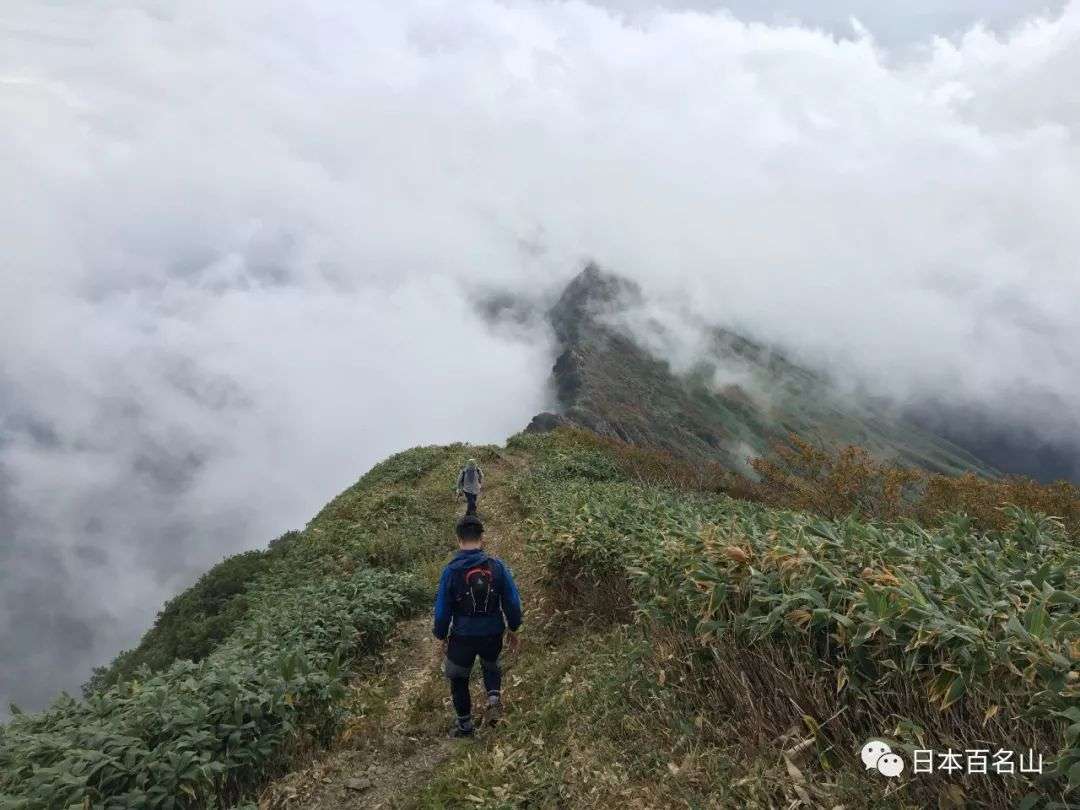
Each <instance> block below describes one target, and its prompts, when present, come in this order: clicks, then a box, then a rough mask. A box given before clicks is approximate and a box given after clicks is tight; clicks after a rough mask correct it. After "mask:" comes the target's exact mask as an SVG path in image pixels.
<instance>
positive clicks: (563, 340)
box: [532, 264, 996, 475]
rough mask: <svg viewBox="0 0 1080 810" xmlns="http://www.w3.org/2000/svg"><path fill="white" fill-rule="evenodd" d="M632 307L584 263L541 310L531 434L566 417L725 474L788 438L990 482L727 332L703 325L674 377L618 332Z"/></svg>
mask: <svg viewBox="0 0 1080 810" xmlns="http://www.w3.org/2000/svg"><path fill="white" fill-rule="evenodd" d="M640 304H641V292H640V290H639V289H638V287H637V286H636V285H635V284H633V283H632V282H630V281H627V280H625V279H622V278H620V277H618V276H616V275H613V274H610V273H606V272H604V271H602V270H600V269H599V268H598V267H597V266H596V265H593V264H590V265H589V266H588V267H586V268H585V270H584V271H582V273H581V274H579V275H578V276H577V277H576V278H575V279H574V280H573V281H572V282H571V283H570V284H569V285H568V286H567V288H566V290H565V291H564V292H563V294H562V296H561V297H560V298H559V300H558V301H557V302H556V304H555V305H554V306H553V307H552V309H551V310H550V312H549V319H550V321H551V324H552V327H553V328H554V331H555V334H556V337H557V338H558V340H559V342H560V344H561V352H560V354H559V356H558V358H557V360H556V361H555V365H554V368H553V371H552V373H553V379H554V384H555V389H556V396H557V399H558V403H559V406H560V413H559V414H558V415H557V417H553V416H551V415H541V416H540V417H538V418H537V419H536V420H534V423H533V426H532V427H533V429H541V428H543V427H545V426H549V425H552V424H556V423H559V422H569V423H571V424H574V425H578V426H581V427H585V428H588V429H589V430H592V431H595V432H596V433H599V434H600V435H602V436H611V437H617V438H620V439H623V440H624V441H629V442H633V443H635V444H642V445H649V446H655V447H661V448H664V449H666V450H670V451H672V452H674V453H677V454H679V455H682V456H688V457H693V458H706V459H712V460H717V461H719V462H720V463H722V464H723V465H725V466H726V467H729V468H731V469H735V470H742V469H744V468H745V465H746V458H747V456H750V455H756V454H759V453H761V452H762V451H763V450H764V449H765V448H766V447H767V446H768V444H769V442H770V441H771V440H772V439H774V438H776V437H780V436H783V435H785V434H787V433H788V432H795V433H798V434H799V435H800V436H802V437H804V438H807V439H811V440H815V441H820V442H821V443H822V444H824V445H827V446H836V445H839V444H858V445H861V446H863V447H866V448H867V449H869V450H870V451H871V452H873V453H874V454H875V455H877V456H878V457H880V458H887V459H893V460H895V461H897V462H899V463H901V464H904V465H906V466H913V467H919V468H922V469H925V470H929V471H932V472H941V473H946V474H958V473H963V472H967V471H975V472H978V473H981V474H983V475H996V471H995V470H994V469H993V468H992V467H990V466H989V465H987V464H985V463H983V462H982V461H980V460H979V459H978V458H976V457H975V456H973V455H972V454H971V453H969V452H967V451H965V450H963V449H962V448H960V447H957V446H956V445H954V444H952V443H950V442H948V441H947V440H945V439H943V438H941V437H939V436H936V435H934V434H933V433H931V432H929V431H927V430H925V429H923V428H920V427H919V426H917V425H915V424H913V423H911V422H908V421H905V420H904V419H903V418H901V417H899V416H896V415H893V414H891V413H890V412H888V411H887V410H886V409H885V408H883V407H878V406H874V405H873V404H870V403H859V402H854V401H852V400H850V399H849V398H843V397H841V396H840V394H839V393H838V391H837V390H836V388H835V387H834V386H833V385H831V384H830V382H829V380H828V379H826V378H825V377H823V376H821V375H819V374H816V373H814V372H812V371H810V370H808V369H805V368H802V367H800V366H798V365H796V364H794V363H792V362H790V361H789V360H787V359H786V358H785V357H784V356H783V355H782V354H780V353H779V352H777V351H774V350H770V349H769V348H767V347H764V346H761V345H759V344H757V343H754V342H753V341H750V340H747V339H746V338H743V337H741V336H739V335H737V334H735V333H733V332H730V331H728V330H725V329H721V328H716V329H713V330H712V332H711V337H710V340H709V341H708V344H707V345H706V346H705V347H704V353H703V355H702V357H701V359H700V361H699V362H698V363H697V364H696V365H695V366H694V367H693V368H691V369H690V370H689V371H688V372H685V373H677V372H676V371H674V370H673V369H672V366H671V364H670V363H669V362H667V361H666V360H664V359H661V358H658V357H656V356H654V354H653V353H651V352H650V351H649V350H648V349H647V348H646V347H645V346H644V345H642V341H641V339H640V338H639V337H637V336H635V335H634V334H633V333H632V330H630V329H628V328H626V327H625V326H624V325H622V323H621V321H622V320H623V319H622V316H623V315H625V314H626V313H629V312H632V311H634V309H635V308H637V307H638V306H639V305H640ZM657 328H660V329H662V328H663V327H662V326H659V325H657Z"/></svg>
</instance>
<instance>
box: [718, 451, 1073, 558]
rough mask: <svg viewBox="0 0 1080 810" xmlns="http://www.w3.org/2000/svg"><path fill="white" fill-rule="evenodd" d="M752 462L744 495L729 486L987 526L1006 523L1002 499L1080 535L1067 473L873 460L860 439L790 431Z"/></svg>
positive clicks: (780, 497) (829, 509) (880, 514)
mask: <svg viewBox="0 0 1080 810" xmlns="http://www.w3.org/2000/svg"><path fill="white" fill-rule="evenodd" d="M751 464H752V466H753V468H754V470H755V471H756V472H757V473H758V475H759V476H760V481H758V482H756V483H749V482H748V483H747V484H746V485H745V487H744V489H745V492H744V493H743V494H742V495H736V493H735V492H733V491H731V489H729V490H728V491H729V492H730V493H731V494H733V495H736V497H745V498H747V499H748V500H756V501H760V502H763V503H766V504H768V505H770V506H777V507H782V508H785V509H795V510H801V511H807V512H814V513H816V514H819V515H823V516H825V517H829V518H840V517H843V516H845V515H848V514H850V513H852V512H858V513H860V514H862V515H864V516H866V517H871V518H879V519H883V520H895V519H897V518H901V517H908V518H913V519H915V520H917V521H919V522H920V523H924V524H926V525H936V524H939V523H941V522H942V521H943V520H944V518H945V517H946V516H948V515H951V514H955V513H958V512H962V513H964V514H966V515H967V516H968V517H969V518H971V520H972V527H973V528H974V529H977V530H981V531H991V530H1002V529H1005V528H1006V527H1007V526H1008V525H1009V524H1010V522H1011V518H1010V516H1009V515H1008V514H1007V513H1006V512H1004V511H1003V507H1004V506H1006V505H1013V506H1018V507H1021V508H1023V509H1027V510H1030V511H1032V512H1041V513H1043V514H1046V515H1051V516H1053V517H1057V518H1059V519H1061V521H1062V522H1063V523H1064V525H1065V527H1066V529H1067V531H1068V532H1069V534H1070V536H1072V537H1078V536H1080V487H1077V486H1076V485H1075V484H1071V483H1069V482H1068V481H1057V482H1055V483H1053V484H1041V483H1039V482H1038V481H1034V480H1032V479H1030V478H1025V477H1023V476H1008V477H1006V478H1002V479H998V480H993V479H989V478H981V477H979V476H977V475H975V474H973V473H969V474H967V475H962V476H958V477H951V476H945V475H939V474H928V473H925V472H922V471H919V470H913V469H911V468H907V467H900V466H897V465H894V464H889V463H885V462H880V461H877V460H876V459H874V457H873V456H871V455H870V453H869V452H868V451H866V450H864V449H863V448H861V447H855V446H848V447H843V448H840V449H839V450H829V449H823V448H821V447H818V446H816V445H813V444H811V443H810V442H808V441H806V440H804V439H801V438H800V437H798V436H796V435H794V434H791V435H789V436H788V437H787V439H786V440H782V441H777V442H775V443H774V444H773V445H772V447H771V448H770V452H769V454H768V455H766V456H765V457H763V458H758V459H753V460H751Z"/></svg>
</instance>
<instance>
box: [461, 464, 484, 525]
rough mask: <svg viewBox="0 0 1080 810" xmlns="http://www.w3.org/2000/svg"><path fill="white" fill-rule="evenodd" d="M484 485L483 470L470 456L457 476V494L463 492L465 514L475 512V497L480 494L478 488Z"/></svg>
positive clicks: (473, 513)
mask: <svg viewBox="0 0 1080 810" xmlns="http://www.w3.org/2000/svg"><path fill="white" fill-rule="evenodd" d="M483 486H484V471H483V470H481V469H480V466H479V465H478V464H477V463H476V459H475V458H470V459H469V460H468V461H467V462H465V466H464V467H462V468H461V472H460V473H458V478H457V494H458V495H461V494H462V493H465V514H466V515H475V514H476V499H477V498H478V497H479V496H480V490H481V489H483Z"/></svg>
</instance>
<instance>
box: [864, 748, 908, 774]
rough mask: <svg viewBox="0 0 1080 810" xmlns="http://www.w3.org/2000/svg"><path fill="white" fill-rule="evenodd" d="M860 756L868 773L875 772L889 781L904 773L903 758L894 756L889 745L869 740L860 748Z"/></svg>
mask: <svg viewBox="0 0 1080 810" xmlns="http://www.w3.org/2000/svg"><path fill="white" fill-rule="evenodd" d="M860 756H861V757H862V761H863V765H865V766H866V770H868V771H869V770H871V769H872V770H875V771H877V772H878V773H880V774H881V775H882V776H887V777H889V778H890V779H892V778H893V777H896V776H899V775H900V774H901V773H903V772H904V759H903V757H901V756H900V755H899V754H894V753H893V751H892V748H890V747H889V744H888V743H884V742H882V741H881V740H870V742H868V743H867V744H866V745H864V746H863V747H862V751H861V752H860Z"/></svg>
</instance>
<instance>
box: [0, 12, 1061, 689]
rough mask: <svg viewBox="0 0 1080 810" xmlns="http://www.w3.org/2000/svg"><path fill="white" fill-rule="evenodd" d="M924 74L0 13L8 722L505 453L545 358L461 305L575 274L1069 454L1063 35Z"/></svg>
mask: <svg viewBox="0 0 1080 810" xmlns="http://www.w3.org/2000/svg"><path fill="white" fill-rule="evenodd" d="M952 27H954V26H952V24H951V23H950V30H951V29H952ZM853 30H855V31H858V30H860V29H857V28H856V29H853ZM888 39H889V38H888V37H885V40H886V41H887V40H888ZM916 44H917V45H918V47H914V46H912V45H911V44H910V43H908V44H906V45H905V46H904V52H903V55H902V58H901V56H900V54H898V53H897V52H894V51H891V50H889V49H887V48H885V47H884V46H881V45H878V44H877V41H876V40H875V39H874V38H873V37H872V35H871V34H870V33H866V32H863V33H854V34H851V35H850V36H849V37H848V38H846V39H844V38H841V39H838V38H836V37H835V36H834V35H832V34H825V33H821V32H817V31H814V30H809V29H805V28H802V27H799V26H797V25H788V26H783V25H774V26H766V25H761V24H745V23H743V22H740V21H739V20H738V19H737V18H736V17H734V16H732V15H730V14H726V13H717V14H713V15H708V14H703V13H682V12H640V11H639V12H637V13H635V14H633V15H632V16H631V17H625V16H623V15H620V14H617V13H615V12H613V11H612V10H611V9H610V8H602V7H598V6H590V5H587V4H583V3H567V4H558V3H540V2H535V3H526V2H511V3H496V2H492V1H491V0H473V1H470V0H465V2H453V3H450V2H431V1H429V2H419V1H417V2H398V3H393V4H359V5H358V4H355V3H347V2H336V1H335V0H330V1H329V2H323V3H319V4H314V5H309V6H298V5H297V4H295V3H284V2H266V1H265V0H259V2H256V1H255V0H243V1H241V2H233V3H212V2H199V1H197V2H191V3H182V4H176V3H173V2H150V1H149V0H147V1H146V2H134V0H115V1H114V2H106V3H98V4H94V5H93V6H92V7H91V6H88V5H86V4H76V3H71V4H55V3H54V4H41V3H38V2H31V0H12V2H9V3H7V4H6V5H5V7H4V9H3V11H2V12H0V116H2V120H3V121H4V126H3V127H0V187H2V188H3V189H5V193H4V194H3V195H2V196H0V244H3V245H4V255H3V258H2V259H0V285H2V288H3V289H2V294H0V353H2V354H0V418H2V420H3V421H2V423H0V520H2V532H0V562H2V563H3V569H2V574H0V577H2V581H0V650H2V654H0V662H2V663H0V698H9V699H10V698H13V699H15V700H17V701H20V702H24V703H26V704H28V705H40V704H41V703H42V702H43V701H44V699H45V698H46V697H47V696H48V695H50V694H52V693H53V692H55V691H56V690H57V689H58V688H60V687H67V688H69V689H70V688H73V687H75V686H76V685H77V684H78V683H79V682H80V681H82V680H83V679H84V678H85V676H86V675H87V674H88V672H89V668H90V666H91V665H93V664H97V663H103V662H104V661H106V660H107V659H108V658H110V657H111V656H112V655H113V654H114V653H115V652H116V651H117V650H118V649H119V648H120V647H121V646H123V645H129V644H131V643H133V642H134V641H135V640H136V639H137V637H138V635H139V633H140V632H141V630H142V629H144V628H145V627H146V625H147V624H148V622H149V620H150V619H151V618H152V615H153V612H154V610H155V609H156V608H157V606H158V605H159V604H160V602H161V601H162V599H163V598H165V597H166V596H168V595H170V594H171V593H173V592H175V590H176V589H177V588H179V587H180V586H181V585H182V584H184V583H186V582H188V581H190V580H191V579H192V578H193V577H194V576H195V575H196V574H197V573H198V572H199V571H201V570H203V569H205V567H206V566H207V565H208V564H210V563H212V562H214V561H215V560H217V559H219V558H220V557H222V556H224V555H225V554H228V553H233V552H236V551H239V550H241V549H246V548H252V547H256V546H260V545H263V544H265V542H266V541H267V540H269V539H270V538H272V537H274V536H276V535H277V534H280V533H281V532H282V531H284V530H286V529H289V528H294V527H296V526H298V525H301V524H302V523H303V522H304V521H305V520H306V519H307V518H308V517H309V516H310V515H311V514H312V513H313V512H314V511H315V509H316V508H318V506H319V505H321V504H322V503H323V502H324V501H325V500H327V499H328V498H329V497H330V496H331V495H332V494H334V493H335V492H336V491H338V490H339V489H340V488H342V487H343V486H344V485H345V484H347V483H348V482H349V481H351V480H352V479H353V478H355V477H356V475H358V474H359V473H360V472H362V471H363V470H364V469H365V468H366V467H367V466H369V464H370V463H371V462H372V461H374V460H376V459H378V458H380V457H383V456H385V455H386V454H387V453H389V452H391V451H393V450H395V449H399V448H402V447H406V446H410V445H414V444H418V443H423V442H431V441H449V440H455V439H463V440H489V439H498V438H502V437H503V436H505V435H506V434H508V433H510V432H512V431H514V430H516V429H517V428H519V427H520V426H521V425H523V424H524V422H525V421H526V420H527V419H528V417H529V416H530V415H531V414H532V413H533V412H534V411H536V410H538V409H539V408H540V407H541V406H542V405H543V404H544V402H543V400H544V397H545V389H544V383H545V377H546V373H547V368H548V364H549V361H550V356H549V346H548V340H549V338H548V336H547V335H546V333H545V332H544V331H543V330H542V329H539V328H538V329H526V330H524V331H521V330H518V331H507V330H499V331H497V332H492V331H491V330H490V329H489V328H488V327H487V326H485V325H484V323H483V322H482V320H481V319H479V318H478V317H477V313H476V307H475V305H474V303H471V302H470V297H471V296H475V295H476V294H478V291H486V290H490V289H510V290H516V291H519V292H521V293H522V294H524V295H528V296H535V295H543V294H547V293H550V292H551V291H552V290H554V289H555V288H556V287H557V286H558V285H559V284H560V283H562V282H563V281H565V280H566V278H568V276H569V275H570V274H571V273H572V272H573V271H574V270H575V269H576V267H577V266H579V264H580V262H581V260H582V259H583V258H584V257H586V256H591V257H594V258H596V259H597V260H599V261H600V262H601V263H602V264H604V265H605V266H608V267H610V268H612V269H616V270H619V271H621V272H624V273H626V274H628V275H631V276H632V277H634V278H636V279H637V280H639V281H640V282H642V284H643V285H644V286H645V289H646V290H647V291H649V292H650V293H651V294H652V295H654V296H656V297H657V298H659V299H664V298H670V297H673V296H677V297H679V298H680V299H681V300H684V301H686V300H688V301H689V306H690V307H691V308H692V310H693V312H694V314H695V315H696V316H698V317H702V318H705V319H707V320H710V321H713V320H720V321H724V322H728V323H731V324H733V325H735V326H737V327H740V328H743V329H746V330H747V331H750V332H752V333H753V334H755V335H756V336H758V337H761V338H764V339H766V340H775V341H780V342H781V343H783V344H785V345H786V346H788V347H789V349H792V350H794V351H796V352H798V353H801V354H802V355H803V356H806V357H809V358H811V359H813V360H815V361H819V362H827V363H829V364H830V365H832V366H833V367H834V368H839V369H843V370H844V372H845V373H846V374H847V375H849V376H851V377H852V378H857V379H860V380H862V381H864V382H867V383H869V384H871V385H873V386H874V387H875V388H877V389H878V390H881V391H883V392H885V393H889V394H892V395H894V396H896V397H898V398H900V399H901V400H903V401H922V400H925V399H926V398H929V397H938V398H943V399H944V400H945V401H948V402H950V403H956V404H958V405H967V404H971V403H990V404H991V405H992V407H993V409H994V411H995V413H998V414H1000V415H1002V417H1003V418H1007V419H1013V418H1021V419H1022V421H1024V423H1025V424H1026V425H1027V426H1028V427H1030V428H1032V429H1034V430H1036V431H1037V432H1038V435H1039V436H1041V437H1043V438H1044V439H1050V440H1056V438H1057V437H1063V436H1070V435H1076V425H1075V423H1074V422H1072V421H1071V420H1072V417H1070V416H1069V415H1068V413H1067V412H1063V411H1062V410H1061V409H1060V408H1059V407H1058V406H1057V403H1061V402H1070V401H1075V399H1076V397H1077V396H1078V395H1080V379H1078V378H1077V375H1076V373H1075V369H1076V367H1077V356H1076V347H1077V346H1078V345H1080V311H1078V310H1080V276H1078V274H1077V273H1076V270H1075V257H1076V256H1077V255H1078V254H1080V232H1077V231H1076V229H1075V222H1076V221H1077V218H1078V215H1080V193H1078V191H1080V160H1078V157H1080V155H1078V154H1077V152H1078V150H1077V128H1078V126H1080V107H1078V106H1077V104H1076V101H1075V92H1074V90H1073V88H1072V83H1073V77H1074V76H1075V75H1077V74H1078V72H1080V6H1078V5H1076V4H1075V3H1074V4H1072V5H1070V6H1068V7H1067V8H1066V9H1065V10H1064V12H1063V14H1062V16H1060V17H1058V18H1055V19H1053V20H1048V21H1037V22H1030V23H1024V24H1022V25H1021V26H1020V27H1019V28H1017V29H1015V30H1014V31H1011V32H1010V33H1008V34H1007V35H1004V36H1002V37H1000V38H999V37H997V36H996V35H993V34H990V33H987V32H986V31H984V30H982V29H975V30H972V31H971V32H970V33H968V34H967V35H965V36H964V37H962V38H960V39H953V40H944V39H942V40H936V41H935V40H931V39H929V38H927V39H924V40H922V41H921V42H919V43H916ZM1033 394H1037V396H1033ZM1029 402H1039V403H1048V404H1047V405H1046V407H1043V408H1040V409H1038V410H1033V409H1031V408H1030V407H1028V403H1029Z"/></svg>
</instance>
